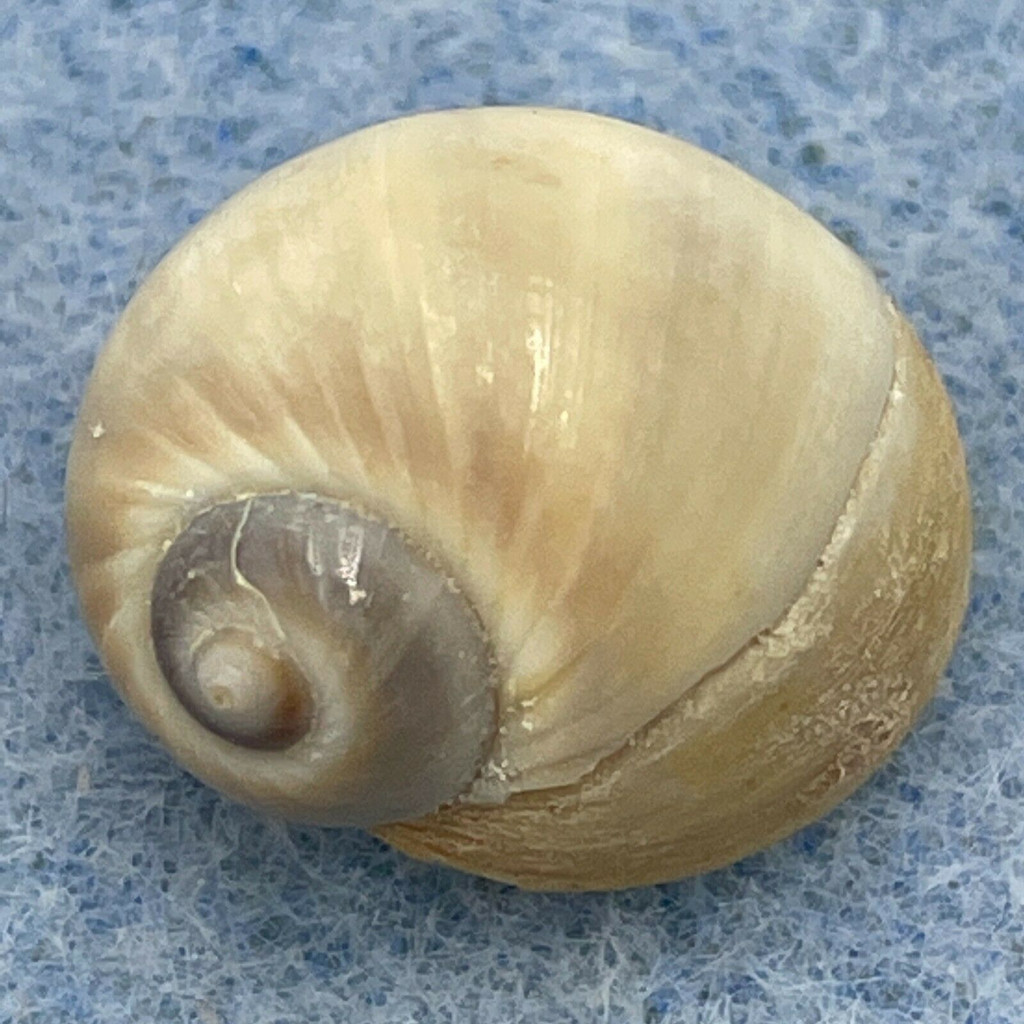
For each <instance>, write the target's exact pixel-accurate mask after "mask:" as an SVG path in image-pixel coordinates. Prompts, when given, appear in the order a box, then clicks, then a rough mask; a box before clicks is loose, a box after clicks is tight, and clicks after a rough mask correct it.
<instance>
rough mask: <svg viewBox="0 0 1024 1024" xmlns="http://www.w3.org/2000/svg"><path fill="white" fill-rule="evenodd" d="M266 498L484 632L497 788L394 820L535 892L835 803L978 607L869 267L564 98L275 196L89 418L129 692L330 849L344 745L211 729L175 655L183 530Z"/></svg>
mask: <svg viewBox="0 0 1024 1024" xmlns="http://www.w3.org/2000/svg"><path fill="white" fill-rule="evenodd" d="M279 492H296V493H298V494H314V495H318V496H321V497H323V498H334V499H339V500H340V501H343V502H351V503H353V504H354V505H356V506H358V507H360V508H365V509H368V510H369V511H370V512H372V513H373V514H374V515H376V516H379V517H381V518H382V519H384V520H386V521H387V522H388V523H390V524H392V525H393V526H394V527H396V528H397V529H399V530H401V531H402V533H403V534H404V535H405V536H407V537H408V538H409V539H410V543H412V544H414V545H415V546H416V547H417V548H419V549H421V550H423V551H425V552H429V553H430V555H431V557H433V558H436V559H437V560H438V563H439V564H440V565H442V566H444V567H445V571H446V572H450V574H451V576H452V578H453V579H454V581H455V583H456V584H457V586H458V588H459V589H460V591H461V592H462V593H464V594H465V595H466V597H467V599H468V601H469V602H470V604H471V605H472V607H473V608H474V609H475V612H476V614H477V615H478V616H479V619H480V621H481V623H482V625H483V628H484V630H485V632H486V634H487V636H488V637H489V641H490V644H491V646H492V648H493V653H494V658H495V662H496V666H497V691H496V694H497V706H496V718H495V721H494V723H493V731H492V735H491V736H490V739H489V742H488V744H487V749H486V751H485V755H484V757H483V759H482V761H481V763H480V764H479V766H478V771H477V772H476V776H475V778H474V779H473V780H472V781H471V782H470V784H469V785H467V787H466V788H465V790H464V791H463V792H460V793H451V794H450V800H451V804H450V805H449V806H447V807H444V808H441V809H439V810H438V811H437V813H436V814H433V815H430V816H428V817H426V818H424V819H422V820H420V821H417V822H414V823H403V824H390V825H389V824H387V823H386V822H377V823H376V824H378V825H383V826H385V827H383V828H382V829H381V832H382V834H383V835H384V836H385V837H386V838H388V839H389V840H390V841H393V842H395V843H396V844H398V845H399V846H401V847H403V848H406V849H408V850H409V851H410V852H412V853H414V854H416V855H418V856H426V857H439V858H441V859H444V860H447V861H450V862H451V863H454V864H456V865H458V866H461V867H464V868H466V869H468V870H473V871H478V872H482V873H485V874H488V875H492V876H495V877H500V878H507V879H511V880H514V881H517V882H519V883H520V884H524V885H529V886H536V887H565V888H589V887H615V886H623V885H629V884H637V883H642V882H650V881H656V880H662V879H666V878H671V877H675V876H678V875H681V874H683V873H687V872H692V871H698V870H702V869H705V868H709V867H712V866H715V865H718V864H721V863H723V862H726V861H728V860H729V859H732V858H735V857H738V856H741V855H743V854H744V853H746V852H748V851H750V850H752V849H755V848H757V847H759V846H761V845H764V844H765V843H767V842H769V841H771V840H773V839H775V838H777V837H779V836H781V835H784V834H785V833H787V832H789V831H791V830H793V829H794V828H796V827H798V826H799V825H800V824H802V823H803V822H805V821H807V820H809V819H811V818H812V817H814V816H816V815H818V814H819V813H821V812H822V811H823V810H824V809H826V808H827V807H828V806H830V805H831V804H833V803H834V802H835V801H836V800H838V799H839V798H840V797H842V796H843V795H844V794H845V793H847V792H849V791H850V790H851V789H852V788H853V787H854V786H855V785H856V784H857V783H859V782H860V781H862V780H863V778H864V777H865V776H866V775H867V774H868V773H869V772H870V771H871V769H872V768H874V767H875V766H876V765H877V764H878V763H879V761H880V760H881V759H882V758H883V757H884V756H885V754H886V753H887V752H888V751H889V750H891V749H892V747H894V746H895V745H896V743H898V741H899V739H900V738H901V737H902V735H903V734H904V732H905V731H906V729H907V728H908V726H909V724H910V722H911V720H912V718H913V716H914V714H915V713H916V712H917V710H918V709H919V708H920V707H921V706H922V704H923V703H924V701H925V700H926V699H927V697H928V696H929V694H930V693H931V691H932V688H933V686H934V684H935V681H936V679H937V678H938V676H939V674H940V673H941V671H942V668H943V666H944V664H945V661H946V659H947V657H948V655H949V651H950V649H951V645H952V642H953V637H954V634H955V630H956V627H957V625H958V623H959V621H960V617H961V614H962V611H963V606H964V600H965V593H966V580H967V565H968V552H969V507H968V499H967V489H966V480H965V474H964V465H963V456H962V453H961V450H960V446H959V440H958V438H957V434H956V427H955V423H954V421H953V419H952V415H951V412H950V409H949V405H948V400H947V399H946V397H945V394H944V392H943V391H942V388H941V384H940V383H939V382H938V380H937V378H936V376H935V374H934V371H933V370H932V368H931V366H930V364H929V363H928V361H927V357H926V356H925V355H924V353H923V350H922V349H921V348H920V345H919V343H918V342H917V341H916V339H915V338H914V336H913V332H912V331H911V329H910V328H909V326H908V325H907V324H906V321H905V320H903V318H902V317H901V316H900V315H899V314H898V312H897V311H896V310H895V309H894V307H893V304H892V303H891V301H890V300H889V299H888V298H887V297H886V296H885V295H884V293H883V292H882V291H881V290H880V288H879V287H878V285H877V283H876V281H875V278H874V277H873V275H872V274H871V272H870V271H869V270H868V269H867V268H866V267H865V266H864V264H863V263H861V261H860V260H859V259H858V258H857V257H856V256H855V255H854V254H853V253H851V252H850V251H849V250H848V249H847V248H845V247H844V246H843V245H841V244H840V243H839V242H838V241H837V240H836V239H834V238H833V237H832V236H831V235H830V234H829V233H828V232H827V231H825V230H824V229H823V228H822V227H821V226H820V225H818V224H817V223H816V222H815V221H813V220H812V219H811V218H810V217H808V216H807V215H806V214H804V213H802V212H800V211H799V210H798V209H796V208H795V207H794V206H792V205H791V204H790V203H789V202H788V201H786V200H785V199H783V198H782V197H780V196H778V195H777V194H775V193H773V192H772V191H770V190H769V189H767V188H765V187H764V186H763V185H761V184H759V183H757V182H756V181H754V180H753V179H751V178H750V177H748V176H747V175H745V174H744V173H742V172H741V171H739V170H737V169H735V168H734V167H732V166H730V165H728V164H727V163H725V162H723V161H721V160H719V159H717V158H715V157H713V156H711V155H709V154H707V153H705V152H703V151H701V150H699V149H696V148H694V147H692V146H689V145H686V144H684V143H682V142H679V141H676V140H673V139H670V138H667V137H665V136H662V135H659V134H656V133H654V132H651V131H648V130H645V129H641V128H637V127H634V126H631V125H627V124H624V123H620V122H616V121H611V120H608V119H604V118H600V117H595V116H592V115H585V114H579V113H573V112H567V111H554V110H526V109H500V108H492V109H485V110H470V111H458V112H444V113H436V114H429V115H421V116H418V117H413V118H408V119H405V120H401V121H396V122H392V123H388V124H384V125H380V126H377V127H374V128H371V129H367V130H364V131H361V132H359V133H356V134H355V135H352V136H350V137H347V138H344V139H341V140H339V141H338V142H335V143H332V144H330V145H327V146H324V147H322V148H320V149H317V150H314V151H312V152H310V153H307V154H305V155H304V156H302V157H299V158H298V159H296V160H293V161H290V162H289V163H287V164H285V165H284V166H282V167H280V168H278V169H277V170H276V171H274V172H272V173H270V174H268V175H266V176H264V177H263V178H261V179H260V180H258V181H257V182H256V183H255V184H254V185H252V186H250V187H249V188H248V189H246V190H244V191H243V192H241V193H240V194H239V195H237V196H235V197H234V198H232V199H231V200H229V201H228V202H227V203H225V204H224V205H223V206H222V207H220V208H219V209H218V210H217V211H215V212H214V213H213V214H211V215H210V216H209V217H208V218H207V219H206V220H205V221H203V222H202V223H201V224H200V225H199V226H198V227H197V228H196V229H195V230H194V231H193V232H192V233H191V234H190V235H189V236H187V237H186V238H185V239H184V240H183V241H182V242H181V243H180V244H179V245H178V246H177V247H176V248H175V249H174V250H173V251H172V252H171V254H170V255H168V256H167V257H166V258H165V259H164V261H163V262H162V263H161V264H160V265H159V267H158V268H157V269H156V270H155V271H154V272H153V274H152V275H151V276H150V278H149V279H148V280H147V281H146V283H145V284H144V285H143V286H142V287H141V288H140V289H139V292H138V294H137V295H136V296H135V298H134V299H133V300H132V302H131V303H130V305H129V306H128V308H127V310H126V311H125V313H124V316H123V317H122V319H121V321H120V322H119V324H118V325H117V327H116V329H115V330H114V332H113V334H112V336H111V338H110V340H109V342H108V344H107V345H106V347H105V348H104V350H103V351H102V353H101V355H100V357H99V359H98V361H97V364H96V368H95V371H94V374H93V378H92V381H91V383H90V386H89V389H88V393H87V396H86V399H85V401H84V403H83V407H82V411H81V417H80V421H79V424H78V429H77V432H76V436H75V440H74V444H73V448H72V455H71V461H70V466H69V479H68V508H69V514H68V518H69V534H70V546H71V555H72V563H73V567H74V571H75V576H76V580H77V583H78V586H79V591H80V594H81V599H82V605H83V608H84V611H85V615H86V618H87V620H88V622H89V625H90V627H91V629H92V631H93V634H94V636H95V638H96V640H97V643H98V645H99V647H100V650H101V652H102V655H103V658H104V661H105V663H106V665H107V666H108V668H109V670H110V672H111V675H112V676H113V678H114V680H115V682H116V683H117V685H118V687H119V689H120V691H121V692H122V694H123V695H124V697H125V698H126V700H127V701H128V702H129V703H130V704H131V706H132V707H133V708H134V709H135V710H136V711H137V712H138V713H139V714H140V715H141V716H142V718H143V719H144V721H145V722H146V723H147V725H148V726H149V727H150V728H151V729H152V730H153V731H154V732H155V733H156V734H157V735H158V736H159V737H160V738H161V739H162V740H163V741H164V742H165V743H166V744H167V745H168V746H169V747H170V748H171V749H172V750H173V751H174V753H175V755H176V756H177V757H178V758H179V759H180V760H181V762H182V763H183V764H184V765H185V766H186V767H187V768H189V769H190V770H192V771H193V772H195V773H196V774H197V775H199V776H200V777H202V778H204V779H206V780H208V781H209V782H211V783H212V784H214V785H217V786H219V787H221V788H223V789H224V790H226V791H227V792H228V793H230V794H231V795H233V796H235V797H237V798H239V799H242V800H245V801H247V802H250V803H253V804H257V805H260V806H264V807H267V808H270V809H272V810H274V811H277V812H280V813H284V814H286V815H289V816H293V817H299V818H303V819H307V820H313V821H322V822H325V823H334V822H337V821H339V817H338V814H337V813H336V810H334V808H333V806H332V787H333V786H334V785H335V780H336V774H335V775H333V776H332V771H333V772H335V773H336V772H337V770H338V762H337V761H336V760H335V759H334V757H333V754H332V750H331V749H330V747H329V744H328V743H327V742H326V739H325V740H324V744H323V745H322V746H318V745H317V743H318V741H316V740H315V738H314V739H311V740H310V741H308V742H302V743H298V744H296V745H295V746H294V747H289V748H286V749H283V750H272V751H261V750H251V749H246V748H243V747H238V746H236V745H234V744H232V743H230V742H227V741H225V740H223V739H222V738H219V737H216V736H213V735H212V734H211V733H209V732H208V731H207V730H206V729H205V728H204V727H203V726H202V725H200V724H199V723H198V722H197V721H196V720H195V719H194V718H192V717H191V716H190V714H189V713H188V712H187V711H186V710H185V709H184V707H183V706H182V704H181V703H180V702H179V701H178V699H177V698H176V697H175V694H174V693H173V692H172V691H171V690H170V689H169V688H168V686H167V684H166V680H165V679H164V678H163V676H162V674H161V672H160V669H159V667H158V665H157V662H156V659H155V656H154V651H153V643H152V639H151V637H150V632H149V615H150V606H149V602H150V595H151V591H152V588H153V583H154V579H155V577H156V573H157V569H158V567H159V565H160V562H161V559H162V557H163V554H164V552H165V550H166V549H167V548H168V546H169V545H170V543H171V542H172V541H173V540H174V539H175V538H176V537H177V536H178V535H179V533H181V531H182V530H183V529H184V528H185V527H186V526H187V524H188V523H189V521H190V520H192V519H193V517H195V516H196V515H197V514H198V513H200V512H201V511H202V510H204V509H207V508H209V507H210V506H212V505H215V504H217V503H221V502H228V501H232V500H235V499H238V498H240V497H245V496H248V495H254V494H256V495H258V494H274V493H279ZM396 756H399V757H400V756H401V754H400V753H397V754H396ZM341 820H342V821H343V820H344V819H343V818H342V819H341Z"/></svg>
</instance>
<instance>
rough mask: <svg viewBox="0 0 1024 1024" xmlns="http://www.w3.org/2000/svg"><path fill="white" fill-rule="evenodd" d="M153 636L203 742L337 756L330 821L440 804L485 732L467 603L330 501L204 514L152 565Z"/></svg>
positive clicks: (485, 661)
mask: <svg viewBox="0 0 1024 1024" xmlns="http://www.w3.org/2000/svg"><path fill="white" fill-rule="evenodd" d="M150 623H151V634H152V638H153V644H154V649H155V654H156V658H157V661H158V663H159V665H160V669H161V671H162V672H163V675H164V677H165V679H166V680H167V683H168V685H169V686H170V687H171V688H172V689H173V691H174V692H175V694H176V695H177V697H178V699H179V700H180V701H181V703H182V704H183V705H184V706H185V707H186V708H187V709H188V711H189V712H190V713H191V715H192V716H193V717H194V718H195V719H196V720H197V721H198V722H199V723H200V724H201V725H202V726H204V727H205V728H206V729H208V730H209V731H210V732H212V733H214V734H215V735H216V736H218V737H220V738H221V739H222V740H225V741H227V742H229V743H232V744H236V745H239V746H242V747H248V748H253V749H255V750H261V751H274V750H281V749H287V748H289V747H292V746H293V745H297V744H309V745H311V746H312V747H313V748H314V749H317V748H322V747H330V748H332V750H334V751H335V752H336V753H337V751H339V750H340V751H341V752H342V759H341V764H342V765H343V768H344V775H345V782H344V792H343V793H342V794H339V799H338V801H337V803H336V805H335V808H334V818H335V820H339V821H343V822H345V823H349V824H358V825H373V824H379V823H381V822H385V821H394V820H397V819H400V818H408V817H411V816H416V815H420V814H424V813H426V812H427V811H430V810H433V809H435V808H436V807H438V806H439V805H441V804H444V803H446V802H448V801H450V800H451V799H453V798H454V797H456V796H457V795H458V794H459V793H460V792H462V791H463V790H464V789H465V788H466V786H467V785H468V784H469V783H470V782H471V780H472V779H473V777H474V775H475V774H476V772H477V770H478V768H479V765H480V763H481V761H482V759H483V756H484V754H485V750H486V747H487V745H488V743H489V741H490V739H491V736H492V733H493V729H494V694H493V685H492V682H493V675H494V672H493V666H492V658H491V653H490V649H489V644H488V641H487V638H486V636H485V634H484V631H483V629H482V627H481V625H480V622H479V620H478V619H477V617H476V615H475V613H474V612H473V609H472V608H471V607H470V605H469V603H468V601H467V600H466V599H465V597H464V596H463V595H462V593H461V592H460V591H459V590H458V589H457V588H456V587H455V585H454V583H453V582H452V580H451V579H450V577H449V576H448V574H447V573H446V572H445V571H444V570H443V569H442V568H441V567H440V566H439V565H437V564H436V563H435V562H434V561H433V560H432V559H430V558H428V557H427V556H426V555H424V554H422V553H421V552H419V551H418V550H416V548H415V546H414V545H413V544H412V543H411V542H410V541H409V540H408V539H407V538H406V537H405V536H404V535H403V534H402V533H400V532H399V531H398V530H396V529H394V528H393V527H391V526H389V525H387V524H386V523H384V522H382V521H380V520H379V519H375V518H373V517H371V516H367V515H364V514H363V513H361V512H359V511H356V510H355V509H354V508H351V507H349V506H347V505H345V504H342V503H340V502H337V501H333V500H327V499H324V498H321V497H317V496H312V495H305V494H296V493H283V494H265V495H256V496H250V497H245V498H240V499H237V500H233V501H227V502H223V503H220V504H216V505H214V506H212V507H210V508H208V509H206V510H204V511H202V512H200V513H199V514H198V515H196V516H195V517H194V518H193V519H192V520H191V522H190V523H189V524H188V525H187V526H186V528H185V529H184V530H183V531H182V532H181V533H180V534H179V535H178V537H177V538H176V539H175V541H174V542H173V543H172V544H171V546H170V547H169V549H168V550H167V552H166V554H165V556H164V558H163V560H162V562H161V564H160V567H159V569H158V571H157V574H156V578H155V581H154V584H153V591H152V597H151V612H150Z"/></svg>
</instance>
